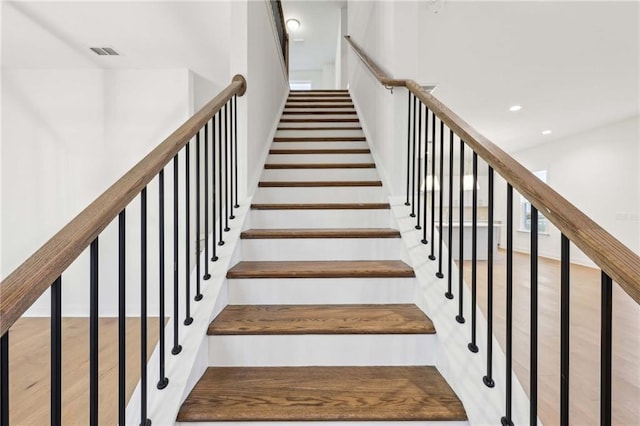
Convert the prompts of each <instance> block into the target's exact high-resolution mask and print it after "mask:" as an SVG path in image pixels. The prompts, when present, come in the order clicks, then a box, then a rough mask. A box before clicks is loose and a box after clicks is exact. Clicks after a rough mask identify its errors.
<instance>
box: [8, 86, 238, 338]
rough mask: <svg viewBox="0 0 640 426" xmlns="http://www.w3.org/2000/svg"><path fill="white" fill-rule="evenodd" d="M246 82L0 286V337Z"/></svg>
mask: <svg viewBox="0 0 640 426" xmlns="http://www.w3.org/2000/svg"><path fill="white" fill-rule="evenodd" d="M246 89H247V82H246V80H245V78H244V77H243V76H241V75H236V76H234V77H233V80H232V82H231V84H229V85H228V86H227V87H226V88H225V89H224V90H222V92H220V93H219V94H218V95H217V96H216V97H215V98H213V99H212V100H211V101H210V102H209V103H208V104H207V105H205V106H204V107H203V108H202V109H201V110H200V111H198V112H197V113H196V114H195V115H193V116H192V117H191V118H189V119H188V120H187V121H186V122H185V123H184V124H182V125H181V126H180V127H179V128H178V129H177V130H176V131H174V132H173V133H172V134H171V135H169V137H167V138H166V139H165V140H164V141H163V142H162V143H161V144H160V145H158V146H157V147H156V148H155V149H153V150H152V151H151V152H150V153H149V154H148V155H147V156H146V157H144V158H143V159H142V160H141V161H140V162H139V163H138V164H136V165H135V166H134V167H133V168H132V169H131V170H129V171H128V172H127V173H126V174H125V175H124V176H122V177H121V178H120V179H119V180H118V181H117V182H116V183H114V184H113V185H112V186H111V187H110V188H109V189H107V190H106V191H105V192H104V193H103V194H102V195H100V196H99V197H98V198H97V199H96V200H95V201H94V202H92V203H91V204H90V205H89V206H88V207H87V208H85V209H84V210H83V211H82V212H81V213H80V214H78V215H77V216H76V217H75V218H74V219H73V220H71V222H69V223H68V224H67V225H66V226H65V227H64V228H62V229H61V230H60V231H59V232H58V233H57V234H56V235H54V236H53V237H52V238H51V239H50V240H49V241H47V242H46V243H45V244H44V245H43V246H42V247H40V248H39V249H38V250H37V251H36V252H35V253H34V254H33V255H32V256H31V257H29V258H28V259H27V260H26V261H25V262H24V263H22V264H21V265H20V266H19V267H18V268H17V269H16V270H15V271H13V272H12V273H11V274H10V275H9V276H8V277H7V278H5V279H4V280H3V281H2V283H0V336H2V335H3V334H4V333H5V332H6V331H7V330H9V328H10V327H11V326H12V325H13V324H14V323H15V322H16V321H17V320H18V318H20V316H22V314H24V312H25V311H26V310H27V309H28V308H29V307H30V306H31V305H32V304H33V303H34V302H35V301H36V300H37V299H38V298H39V297H40V296H41V295H42V294H43V293H44V291H45V290H46V289H48V288H49V287H50V286H51V284H52V283H53V282H54V280H55V279H57V278H58V277H59V276H60V275H62V273H63V272H64V271H65V270H66V269H67V267H69V265H71V263H72V262H73V261H74V260H75V259H76V258H77V257H78V256H80V254H81V253H82V252H83V251H84V250H85V249H86V248H87V247H88V246H89V244H91V242H92V241H93V240H94V239H95V238H96V237H97V236H98V235H99V234H100V233H101V232H102V231H103V230H104V229H105V228H106V227H107V225H109V223H111V222H112V221H113V219H114V218H115V217H116V216H117V215H118V214H119V213H120V212H121V211H122V210H123V209H124V208H125V207H126V206H127V205H128V204H129V203H130V202H131V201H132V200H133V199H134V198H135V197H136V196H137V195H138V194H139V193H140V192H141V191H142V189H144V187H145V186H146V185H147V184H148V183H149V182H151V180H152V179H153V178H155V177H156V176H157V175H158V173H160V170H162V169H163V168H164V167H165V166H166V165H167V164H168V163H169V162H170V161H171V160H172V159H173V157H175V155H176V154H177V153H178V152H179V151H180V150H181V149H182V148H183V147H184V146H185V145H186V144H187V143H188V142H189V140H191V138H192V137H193V136H194V135H195V134H196V133H197V132H198V131H199V130H200V129H201V128H202V127H203V126H204V124H205V123H207V122H208V121H209V120H210V119H211V117H213V116H214V115H215V114H216V113H217V112H218V111H220V109H221V108H222V107H223V106H224V105H225V104H226V103H227V101H228V100H229V99H231V98H232V97H233V96H234V95H238V96H242V95H244V93H245V91H246Z"/></svg>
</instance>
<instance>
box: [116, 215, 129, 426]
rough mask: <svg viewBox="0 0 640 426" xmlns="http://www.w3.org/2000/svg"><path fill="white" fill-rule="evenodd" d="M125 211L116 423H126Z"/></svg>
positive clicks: (123, 219) (123, 217)
mask: <svg viewBox="0 0 640 426" xmlns="http://www.w3.org/2000/svg"><path fill="white" fill-rule="evenodd" d="M126 223H127V220H126V212H125V210H122V211H121V212H120V214H118V424H119V425H124V424H126V423H125V421H126V418H125V417H126V409H127V394H126V392H127V388H126V375H127V364H126V360H127V356H126V354H127V348H126V342H127V334H126V333H127V323H126V321H127V308H126V300H127V276H126V264H127V263H126V259H127V253H126V242H127V241H126V231H127V228H126Z"/></svg>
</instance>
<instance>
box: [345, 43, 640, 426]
mask: <svg viewBox="0 0 640 426" xmlns="http://www.w3.org/2000/svg"><path fill="white" fill-rule="evenodd" d="M345 39H346V41H347V42H348V43H349V44H350V45H351V47H352V48H353V51H354V52H355V54H356V55H357V56H358V57H359V58H360V59H361V60H362V62H363V63H364V65H365V66H366V67H367V68H368V69H369V71H370V72H371V73H372V74H373V75H374V76H375V78H376V79H377V80H378V81H379V82H380V83H381V84H382V85H383V86H384V87H386V88H387V89H393V87H406V89H407V90H408V92H409V97H408V123H407V165H406V172H407V176H406V200H405V205H406V206H410V207H411V213H410V216H411V217H415V218H416V225H415V228H416V229H421V230H422V232H423V238H422V243H423V244H427V243H428V240H429V238H430V239H431V247H430V251H431V253H430V255H429V259H431V260H432V261H435V260H436V259H438V272H437V273H436V276H437V277H438V278H441V279H442V278H444V277H445V274H444V271H443V259H442V246H443V240H444V239H445V236H444V235H443V232H442V231H443V230H442V224H443V220H447V221H448V222H447V223H448V235H447V241H446V242H447V244H448V247H450V248H451V247H452V243H453V238H452V228H453V226H451V224H452V223H453V220H454V218H453V208H452V206H453V186H454V185H453V172H454V164H453V157H454V155H453V154H454V152H455V144H454V140H455V138H456V137H457V140H458V142H459V147H458V150H457V151H458V153H459V156H460V159H459V160H460V161H459V173H460V182H459V183H458V184H459V189H460V194H459V196H460V200H461V204H460V208H459V212H458V215H459V217H458V218H457V219H458V220H459V224H460V231H459V241H458V249H459V253H458V256H459V262H460V263H459V268H460V273H459V274H458V283H457V292H456V291H455V290H454V287H455V285H454V283H452V265H453V259H452V250H448V259H447V289H446V291H445V293H444V296H445V297H446V298H447V299H453V298H454V295H455V293H457V294H458V295H459V297H458V315H457V316H456V318H455V319H456V321H457V322H458V323H460V324H463V323H465V322H466V319H465V318H464V316H463V307H464V300H463V285H464V282H463V274H462V268H463V264H462V261H463V241H464V238H463V232H462V231H463V228H462V224H463V223H464V220H465V219H464V209H463V208H462V200H463V197H464V191H465V188H469V187H470V189H471V191H472V194H471V197H472V218H471V222H472V225H471V227H472V231H471V232H472V237H471V252H472V256H471V276H472V282H471V307H472V309H471V321H470V328H471V330H470V331H471V332H470V335H471V341H470V342H469V344H468V349H469V350H470V351H471V352H473V353H477V352H478V351H479V348H478V346H477V344H476V309H475V307H476V295H477V291H476V286H477V282H476V269H477V248H478V244H477V225H478V205H477V201H478V185H477V182H478V157H480V158H481V159H482V160H484V161H485V162H486V163H487V166H488V218H487V219H488V260H487V269H488V283H487V306H488V308H487V335H488V336H489V338H488V339H487V348H486V351H487V371H486V375H485V376H484V377H482V381H483V382H484V384H485V385H486V386H487V387H490V388H491V387H494V386H495V383H494V380H493V375H492V346H491V342H492V339H491V338H490V336H492V332H493V329H492V326H493V323H492V320H493V318H492V317H493V312H492V311H493V309H492V305H493V282H492V279H493V272H492V270H493V250H492V247H493V246H494V241H493V230H494V227H495V223H494V194H493V192H494V173H495V172H497V173H498V174H499V175H500V176H502V177H503V178H504V179H505V180H506V182H507V218H506V220H507V229H506V243H507V244H506V256H507V259H506V268H507V271H506V298H507V300H506V344H505V355H506V376H505V377H506V378H505V380H506V383H505V389H506V401H505V415H504V417H502V419H501V422H502V424H503V425H511V424H513V421H512V404H511V402H512V401H511V396H512V395H511V391H512V383H511V377H512V374H511V373H512V371H513V370H512V355H513V354H512V328H513V303H512V299H513V231H514V229H513V191H514V189H515V190H517V191H518V192H519V193H520V194H521V195H522V196H524V197H525V198H526V199H527V200H528V201H529V202H530V203H531V206H532V208H531V241H530V249H531V294H530V297H531V325H530V327H531V328H530V335H531V350H530V362H531V368H530V377H529V379H530V384H531V385H530V386H531V387H530V410H529V413H530V416H529V417H530V424H531V425H536V424H537V377H538V376H537V356H538V342H537V333H538V329H537V326H538V317H537V316H538V313H537V311H538V215H539V213H542V214H543V215H544V216H545V217H546V218H547V219H548V220H549V221H551V222H552V223H553V224H554V225H555V226H556V227H557V228H558V229H559V230H560V232H561V233H562V237H561V277H560V285H561V289H560V295H561V296H560V297H561V301H560V302H561V303H560V370H561V371H560V377H561V379H560V424H562V425H568V424H569V294H570V287H571V286H570V282H569V271H570V261H569V259H570V258H569V246H570V244H569V243H570V242H572V243H574V244H575V245H576V246H577V247H578V248H580V249H581V250H582V251H583V252H584V253H585V254H586V255H587V256H588V257H589V258H590V259H591V260H592V261H593V262H594V263H595V264H596V265H597V266H598V268H600V269H601V290H602V295H601V354H600V358H601V361H600V377H601V380H600V419H601V424H603V425H608V424H611V375H612V373H611V371H612V362H611V360H612V310H613V309H612V282H613V281H614V280H615V281H616V282H617V283H618V284H619V285H620V287H621V288H622V289H623V290H624V291H625V292H626V293H627V294H628V295H629V296H630V297H631V298H632V299H633V300H634V301H635V302H636V303H638V304H640V257H639V256H638V255H636V254H635V253H634V252H632V251H631V250H630V249H629V248H627V247H626V246H625V245H624V244H622V243H621V242H620V241H618V240H617V239H616V238H614V237H613V236H612V235H611V234H609V233H608V232H607V231H605V230H604V229H603V228H602V227H601V226H599V225H598V224H597V223H595V222H594V221H593V220H591V219H590V218H589V217H588V216H587V215H585V214H584V213H583V212H582V211H580V210H579V209H577V208H576V207H575V206H574V205H572V204H571V203H570V202H569V201H567V200H566V199H565V198H563V197H562V196H561V195H560V194H558V193H557V192H556V191H554V190H553V189H552V188H551V187H549V186H548V185H546V184H545V183H544V182H542V181H541V180H540V179H538V178H537V177H536V176H535V175H534V174H533V173H531V172H530V171H529V170H527V169H526V168H525V167H524V166H523V165H522V164H520V163H519V162H517V161H516V160H515V159H513V158H512V157H511V156H509V155H508V154H507V153H506V152H504V151H503V150H502V149H500V148H499V147H498V146H496V145H495V144H493V143H492V142H491V141H490V140H489V139H487V138H486V137H484V136H483V135H481V134H480V133H479V132H478V131H476V130H475V129H474V128H473V127H471V126H470V125H469V124H468V123H466V122H465V121H464V120H463V119H462V118H460V117H459V116H458V115H457V114H456V113H454V112H453V111H452V110H451V109H449V108H448V107H447V106H446V105H444V104H443V103H442V102H440V101H439V100H438V99H436V98H435V97H434V96H433V95H431V94H430V93H428V92H426V91H425V90H424V89H423V88H422V87H421V86H420V85H419V84H418V83H416V82H415V81H413V80H397V79H394V78H391V77H390V76H389V75H388V74H386V73H385V72H384V71H383V70H382V69H381V68H380V67H379V66H378V65H377V64H376V63H375V62H374V61H373V60H372V59H371V57H369V56H368V55H367V54H366V53H365V52H364V51H363V50H362V48H360V47H359V46H358V45H357V44H356V43H355V42H354V41H353V40H351V38H350V37H349V36H346V37H345ZM423 121H424V126H423ZM429 123H431V125H430V126H429ZM429 128H431V135H430V136H431V139H430V140H431V141H432V143H431V144H429V143H428V139H429V135H428V134H427V133H428V129H429ZM447 140H448V144H447V145H448V153H449V154H450V155H449V164H448V171H449V184H448V188H449V194H448V195H449V208H448V212H447V216H448V217H444V216H443V191H440V195H439V201H440V202H439V208H438V211H436V209H435V206H436V202H435V192H436V190H437V189H436V188H435V186H436V182H438V181H437V180H436V179H437V177H436V174H435V173H436V170H439V173H438V178H439V182H442V179H443V168H444V152H445V142H446V141H447ZM422 141H424V144H422ZM423 145H424V146H423ZM429 145H431V147H430V146H429ZM466 150H470V151H471V156H472V181H471V182H465V181H464V174H465V173H464V170H465V160H464V156H465V151H466ZM421 157H422V158H424V160H422V159H421ZM429 157H430V160H431V168H430V170H431V174H430V175H429V172H428V167H427V166H428V163H429ZM421 163H424V170H421ZM436 163H438V164H439V167H438V166H437V165H436ZM416 172H417V173H416ZM421 174H422V176H421ZM420 182H425V185H426V186H427V187H429V186H431V188H433V189H435V190H431V191H430V192H431V202H430V203H428V201H427V197H428V195H427V192H428V191H429V189H426V190H425V191H424V196H423V197H422V203H421V199H420V198H421V194H420V193H421V189H420ZM416 195H417V199H416ZM429 205H430V209H428V206H429ZM429 210H430V211H429ZM429 218H430V220H428V219H429ZM436 222H437V223H438V231H439V232H438V233H437V234H436V233H435V232H434V231H435V224H436ZM429 224H430V233H428V228H429ZM436 235H437V237H436ZM428 237H429V238H428ZM434 238H438V241H437V242H435V241H433V240H434ZM436 245H437V246H438V249H437V256H436V252H435V250H436V248H435V247H436Z"/></svg>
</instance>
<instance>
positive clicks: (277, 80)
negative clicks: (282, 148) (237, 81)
mask: <svg viewBox="0 0 640 426" xmlns="http://www.w3.org/2000/svg"><path fill="white" fill-rule="evenodd" d="M233 8H234V9H237V10H236V11H235V12H234V13H240V12H241V10H242V8H246V13H247V15H246V16H247V18H246V22H247V25H248V29H247V32H246V34H247V36H246V37H247V38H246V45H245V46H246V47H245V49H246V50H244V52H246V53H242V51H241V52H238V54H243V55H244V56H245V57H246V58H247V60H246V64H245V65H244V66H245V68H244V69H245V70H246V71H245V75H246V76H247V80H248V89H247V94H246V98H245V97H243V98H240V99H239V103H238V108H239V109H238V115H239V117H243V116H244V117H245V118H244V119H246V122H245V125H246V131H247V134H246V135H247V136H246V143H247V145H246V147H244V149H246V151H245V152H247V158H246V161H247V163H246V166H245V167H246V169H245V170H246V176H247V180H246V185H245V191H246V193H247V194H253V192H254V191H255V189H256V188H257V184H258V179H259V178H260V175H261V174H262V169H263V165H264V162H265V160H266V156H267V152H268V149H269V147H270V146H271V143H272V142H273V137H274V136H275V132H276V127H277V124H278V120H279V118H280V113H281V112H282V108H283V106H284V102H285V100H286V97H287V95H288V93H289V86H288V81H287V75H286V70H285V68H284V60H283V59H282V52H281V51H280V50H279V47H278V46H279V44H278V40H277V34H276V32H275V28H274V24H273V19H272V15H271V11H270V9H269V8H270V4H269V3H268V2H267V1H249V2H246V3H245V2H237V4H236V3H233ZM241 62H242V60H241V59H232V65H234V64H235V65H236V67H237V68H239V69H242V64H241ZM234 72H242V71H234ZM243 105H246V110H244V109H241V108H243ZM241 111H246V115H243V114H242V112H241ZM241 124H242V122H240V121H239V122H238V125H239V126H241ZM240 149H241V150H242V149H243V148H242V147H241V148H240Z"/></svg>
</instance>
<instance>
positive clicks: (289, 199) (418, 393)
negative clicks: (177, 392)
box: [178, 91, 466, 424]
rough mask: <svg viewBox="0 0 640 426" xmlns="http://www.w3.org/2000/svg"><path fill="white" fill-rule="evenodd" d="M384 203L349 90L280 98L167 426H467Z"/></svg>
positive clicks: (399, 240)
mask: <svg viewBox="0 0 640 426" xmlns="http://www.w3.org/2000/svg"><path fill="white" fill-rule="evenodd" d="M385 198H386V196H385V192H384V190H383V188H382V182H381V181H380V180H379V177H378V175H377V172H376V168H375V164H374V162H373V160H372V157H371V154H370V151H369V148H368V145H367V143H366V140H365V138H364V135H363V132H362V129H361V127H360V126H359V122H358V118H357V115H356V112H355V110H354V108H353V104H352V103H351V99H350V97H349V94H348V92H346V91H309V92H292V93H291V94H290V96H289V99H288V101H287V104H286V107H285V110H284V112H283V115H282V119H281V121H280V124H279V127H278V132H277V135H276V137H275V139H274V143H273V145H272V147H271V150H270V152H269V157H268V159H267V164H266V165H265V170H264V173H263V176H262V180H261V182H260V183H259V188H258V190H257V192H256V195H255V197H254V200H253V205H252V206H251V214H250V218H249V220H248V222H249V224H250V229H247V230H246V231H244V232H243V233H242V234H241V253H242V254H241V256H242V259H243V260H242V261H241V262H239V263H238V264H236V265H235V266H233V267H232V268H231V269H230V270H229V271H228V274H227V281H228V300H229V305H228V306H226V307H225V308H224V310H223V311H222V312H221V313H220V314H219V315H218V316H217V317H216V318H215V319H214V320H213V322H212V323H211V324H210V326H209V328H208V336H209V337H208V343H209V355H208V356H209V359H208V361H209V367H208V368H207V370H206V372H205V373H204V375H203V376H202V377H201V378H200V380H199V381H198V383H197V384H196V385H195V387H194V388H193V389H192V391H191V393H190V394H189V396H188V397H187V399H186V401H185V402H184V404H183V406H182V408H181V410H180V412H179V414H178V422H200V423H206V422H231V421H252V422H259V421H265V422H266V421H293V422H304V421H331V422H348V421H377V422H381V421H382V422H388V423H389V424H391V423H393V422H398V421H420V422H448V423H447V424H459V423H462V424H466V414H465V410H464V408H463V406H462V403H461V402H460V401H459V399H458V398H457V396H456V395H455V393H454V392H453V391H452V389H451V388H450V387H449V385H448V384H447V383H446V381H445V380H444V379H443V378H442V376H441V375H440V373H439V372H438V371H437V369H436V368H435V367H434V366H433V365H434V363H435V356H436V352H437V340H436V335H435V328H434V326H433V324H432V323H431V321H430V319H429V318H428V317H427V316H426V315H425V314H424V313H423V312H422V311H421V310H420V309H419V308H418V307H417V306H416V305H415V304H414V297H415V285H416V284H415V278H414V271H413V269H412V268H411V266H409V265H407V264H406V263H404V262H402V261H401V260H399V259H400V255H401V252H402V247H401V239H400V233H399V232H398V231H397V230H395V229H392V228H391V227H390V224H391V215H390V211H389V205H388V204H387V203H386V200H385ZM383 424H384V423H383Z"/></svg>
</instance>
